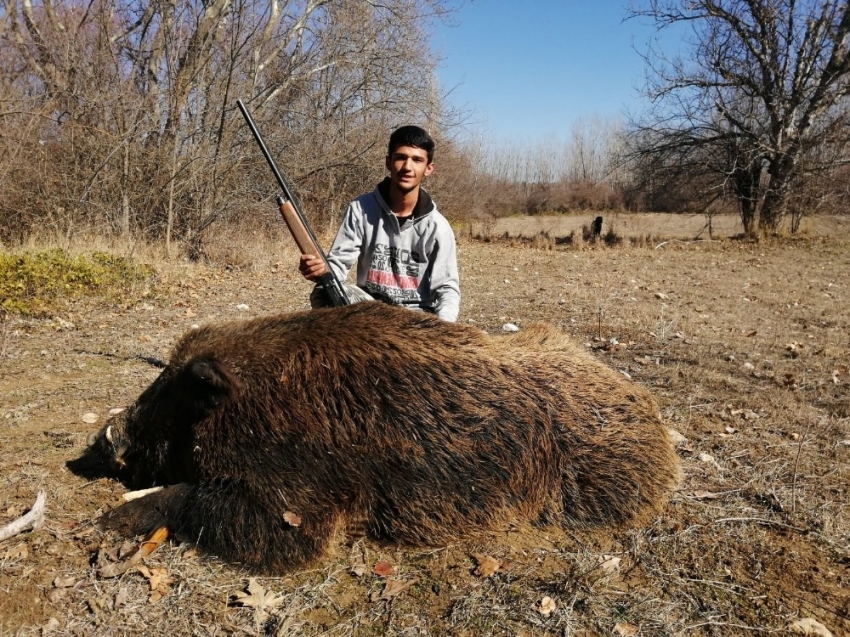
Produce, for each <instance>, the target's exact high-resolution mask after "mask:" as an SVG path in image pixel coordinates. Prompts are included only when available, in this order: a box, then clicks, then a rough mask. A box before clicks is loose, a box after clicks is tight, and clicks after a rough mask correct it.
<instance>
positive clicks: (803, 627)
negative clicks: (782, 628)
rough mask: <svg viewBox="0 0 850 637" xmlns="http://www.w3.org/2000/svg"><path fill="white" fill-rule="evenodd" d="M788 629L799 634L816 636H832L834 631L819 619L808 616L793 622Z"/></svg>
mask: <svg viewBox="0 0 850 637" xmlns="http://www.w3.org/2000/svg"><path fill="white" fill-rule="evenodd" d="M788 629H789V630H790V631H791V632H792V633H797V634H798V635H814V636H815V637H832V633H831V632H830V631H829V630H828V629H827V627H826V626H824V625H823V624H821V623H820V622H819V621H818V620H816V619H812V618H811V617H806V618H804V619H798V620H797V621H795V622H791V625H790V626H789V627H788Z"/></svg>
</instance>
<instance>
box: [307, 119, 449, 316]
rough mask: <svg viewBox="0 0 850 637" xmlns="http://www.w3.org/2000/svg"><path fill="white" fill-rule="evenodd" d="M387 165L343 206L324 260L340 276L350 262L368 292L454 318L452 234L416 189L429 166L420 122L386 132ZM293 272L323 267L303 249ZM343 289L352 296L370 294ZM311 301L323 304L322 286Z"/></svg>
mask: <svg viewBox="0 0 850 637" xmlns="http://www.w3.org/2000/svg"><path fill="white" fill-rule="evenodd" d="M386 165H387V170H388V171H389V173H390V175H389V177H387V178H386V179H384V181H382V182H381V183H380V184H378V186H377V188H375V190H374V191H372V192H370V193H366V194H363V195H361V196H359V197H358V198H357V199H355V200H354V201H352V202H351V203H350V204H349V205H348V209H347V210H346V211H345V215H344V217H343V220H342V225H341V226H340V228H339V232H338V233H337V235H336V239H335V240H334V243H333V246H331V249H330V252H329V253H328V263H329V264H330V267H331V269H332V270H333V272H334V274H336V276H337V278H338V279H339V280H340V281H345V277H346V275H347V274H348V271H349V269H350V268H351V266H353V265H354V264H355V263H356V264H357V287H358V288H359V289H360V290H363V291H365V292H367V293H368V295H370V296H371V297H372V298H375V299H379V300H381V301H385V302H387V303H392V304H394V305H402V306H405V307H409V308H412V309H420V310H425V311H426V312H433V313H435V314H436V315H437V316H439V317H440V318H441V319H443V320H445V321H456V320H457V315H458V310H459V307H460V286H459V284H458V273H457V251H456V247H455V237H454V233H453V232H452V228H451V226H450V225H449V222H448V221H446V218H445V217H443V215H441V214H440V213H439V212H438V211H437V207H436V206H435V205H434V202H433V201H432V200H431V197H430V196H429V195H428V193H427V192H425V190H424V189H423V188H422V187H421V184H422V180H423V179H424V178H425V177H427V176H428V175H430V174H431V173H432V172H433V171H434V140H433V139H431V136H430V135H429V134H428V133H427V132H425V131H424V130H423V129H421V128H419V127H418V126H403V127H401V128H399V129H398V130H396V131H395V132H394V133H393V134H392V135H391V136H390V143H389V146H388V149H387V159H386ZM299 270H300V272H301V274H302V275H304V278H306V279H307V280H309V281H315V280H316V279H317V278H318V277H319V276H321V275H322V274H324V273H325V265H324V263H323V262H322V260H321V259H320V258H318V257H316V256H314V255H302V256H301V262H300V264H299ZM347 289H348V290H349V296H355V297H356V300H363V299H364V298H368V297H366V296H364V295H362V294H361V295H359V296H358V295H357V294H352V293H351V290H352V288H351V286H347ZM357 291H358V290H354V292H355V293H356V292H357ZM310 301H311V303H312V304H313V307H318V306H322V305H327V297H326V295H325V293H324V290H323V289H322V288H321V287H317V289H316V290H314V292H313V294H311V296H310Z"/></svg>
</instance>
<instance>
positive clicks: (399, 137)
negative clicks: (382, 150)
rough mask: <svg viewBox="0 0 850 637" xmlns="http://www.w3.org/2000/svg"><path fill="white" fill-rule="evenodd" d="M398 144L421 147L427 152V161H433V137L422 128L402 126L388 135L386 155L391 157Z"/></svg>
mask: <svg viewBox="0 0 850 637" xmlns="http://www.w3.org/2000/svg"><path fill="white" fill-rule="evenodd" d="M399 146H413V147H414V148H421V149H422V150H424V151H425V152H426V153H428V163H429V164H430V163H431V162H433V161H434V139H433V138H432V137H431V136H430V135H429V134H428V133H427V131H426V130H425V129H424V128H420V127H419V126H402V127H401V128H397V129H396V130H395V131H393V134H392V135H390V143H389V146H388V147H387V156H388V157H392V154H393V153H394V152H395V149H396V148H398V147H399Z"/></svg>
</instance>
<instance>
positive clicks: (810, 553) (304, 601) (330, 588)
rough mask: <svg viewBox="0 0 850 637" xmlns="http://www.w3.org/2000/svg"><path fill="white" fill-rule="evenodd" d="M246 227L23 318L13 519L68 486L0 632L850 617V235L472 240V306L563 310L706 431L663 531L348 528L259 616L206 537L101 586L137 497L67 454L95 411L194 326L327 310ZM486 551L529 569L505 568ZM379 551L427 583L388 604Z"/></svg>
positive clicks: (490, 313)
mask: <svg viewBox="0 0 850 637" xmlns="http://www.w3.org/2000/svg"><path fill="white" fill-rule="evenodd" d="M538 230H541V229H538ZM531 233H532V234H534V230H532V231H531ZM644 234H657V232H656V230H654V229H653V230H652V231H651V232H650V231H645V232H644ZM230 239H233V237H229V238H228V241H227V242H224V243H222V245H227V246H229V247H227V248H223V247H222V248H215V249H217V250H220V254H222V255H225V257H226V258H223V259H222V261H221V262H220V263H221V265H218V266H211V265H203V264H189V263H185V262H181V261H174V262H171V263H170V264H163V263H161V262H160V263H159V264H158V268H159V269H160V275H161V280H162V283H161V284H160V286H159V287H158V288H156V289H154V290H153V291H152V294H151V296H150V297H148V298H146V299H143V300H140V301H138V302H135V303H132V304H130V303H128V304H126V305H125V306H122V305H120V304H116V303H108V302H106V301H104V300H100V299H79V300H75V301H74V302H72V303H70V304H69V305H68V309H67V311H66V312H64V313H63V314H62V315H61V316H58V317H55V318H53V319H43V320H33V319H30V320H20V319H15V318H11V317H9V318H7V319H6V321H5V323H3V324H2V325H0V416H2V418H0V447H2V449H3V454H2V457H0V524H3V523H5V521H6V520H8V519H11V518H13V517H16V516H17V515H19V514H20V513H22V512H23V511H24V510H25V509H26V508H27V507H28V506H29V505H30V504H31V503H32V501H33V499H34V497H35V494H36V492H37V490H38V489H39V488H43V489H45V490H46V491H47V494H48V521H47V525H46V527H45V528H43V529H41V530H39V531H37V532H34V533H30V534H27V535H22V536H19V537H17V538H14V539H12V540H9V541H7V542H5V543H4V544H3V545H0V591H2V594H0V635H20V636H24V635H40V634H42V630H43V628H45V627H53V628H51V630H52V634H57V635H231V634H241V635H245V634H247V635H281V636H282V635H320V634H322V635H324V634H327V635H384V634H395V635H402V634H405V635H442V634H451V635H469V636H473V635H475V636H477V635H611V634H615V635H616V634H618V632H616V631H620V632H619V634H624V633H625V634H629V631H631V630H639V633H638V634H640V635H717V636H721V635H723V636H725V635H737V634H747V635H749V634H764V633H780V634H785V633H786V632H787V629H788V626H789V625H790V623H791V622H793V621H795V620H796V619H799V618H803V617H811V618H815V619H817V620H818V621H820V622H821V623H823V624H824V625H826V626H827V627H828V628H829V629H830V630H832V632H833V634H834V635H841V634H847V633H848V632H850V602H848V596H847V590H848V587H849V586H850V508H849V507H848V504H847V502H848V500H850V498H848V493H847V491H848V487H847V485H848V483H850V480H848V479H850V471H849V470H848V467H850V463H848V460H850V391H848V387H850V373H848V370H847V366H848V365H850V342H848V333H850V325H849V324H848V323H850V319H848V313H847V310H846V308H847V307H848V305H850V294H848V285H850V284H848V281H850V257H848V254H850V251H848V247H850V245H849V244H848V237H847V235H844V236H834V237H833V238H831V239H829V240H827V239H818V238H808V239H802V240H793V241H792V240H780V241H770V242H762V243H759V244H752V243H742V242H733V241H715V242H700V243H679V242H671V243H666V244H665V245H664V246H662V247H660V248H658V249H654V246H650V247H626V246H624V245H621V246H619V247H614V248H606V249H603V248H598V249H582V250H576V249H563V247H562V246H554V247H552V246H541V247H542V248H543V249H535V248H530V247H528V246H524V245H511V244H509V243H504V242H498V241H491V242H490V243H482V242H477V241H469V240H463V241H462V242H461V244H460V246H459V254H460V266H461V276H462V286H463V293H464V299H463V302H462V311H461V320H462V321H469V322H471V323H473V324H475V325H477V326H479V327H481V328H483V329H487V330H490V331H497V330H500V329H501V326H502V324H504V323H506V322H513V323H516V324H517V325H519V326H520V327H522V326H523V325H527V324H529V323H531V322H533V321H538V320H546V321H549V322H552V323H554V324H556V325H558V326H560V327H562V328H563V329H565V330H566V331H567V332H569V333H571V334H572V335H573V336H574V337H575V338H576V339H578V340H579V342H582V343H586V344H587V346H588V347H590V348H592V349H594V350H595V352H596V354H597V355H598V356H599V357H600V358H602V359H603V360H605V361H607V362H608V363H609V364H610V365H612V366H613V367H615V368H616V369H619V370H621V371H622V372H624V373H627V374H629V375H630V376H632V377H633V378H634V379H635V380H636V381H638V382H640V383H642V384H644V385H645V386H647V387H649V388H650V389H651V390H652V391H653V392H654V393H655V395H656V396H657V397H658V400H659V402H660V404H661V407H662V410H663V413H664V415H665V417H666V419H667V421H668V422H669V424H670V426H671V427H672V428H674V429H676V430H677V431H679V432H680V433H681V434H682V435H683V436H684V438H685V439H684V440H683V441H682V442H681V443H680V444H679V452H680V455H681V458H682V462H683V466H684V470H685V481H684V483H683V484H682V487H681V489H680V490H679V491H678V492H677V494H676V495H675V496H674V498H673V501H672V502H671V503H670V505H669V507H668V509H667V511H666V512H665V515H664V516H662V517H660V518H658V519H657V520H655V521H654V523H653V524H651V525H649V526H648V527H647V528H641V529H632V530H621V531H605V532H597V533H577V532H569V531H564V530H559V529H529V528H525V527H511V528H507V529H504V530H502V531H500V532H494V533H490V534H486V535H483V536H480V537H476V538H471V539H470V540H468V541H466V542H463V543H458V544H454V545H451V546H448V547H434V548H430V549H415V548H405V547H395V546H382V545H377V544H374V543H372V542H369V541H366V540H363V539H358V540H351V539H349V540H347V541H343V542H341V543H340V546H339V547H338V549H337V550H336V552H335V554H334V555H332V556H331V557H330V558H329V559H328V560H327V561H325V562H323V563H319V564H316V565H315V566H314V567H313V569H311V570H305V571H302V572H297V573H290V574H284V575H282V576H280V577H276V578H275V577H261V578H259V581H260V582H261V584H262V585H263V586H265V587H266V588H267V589H269V590H271V591H274V592H275V593H277V594H279V595H281V596H282V599H281V603H280V605H279V606H277V607H275V608H273V609H271V610H270V612H269V613H268V614H267V615H266V616H265V617H262V618H261V617H260V616H259V615H258V614H257V613H256V612H255V611H254V610H253V609H250V608H240V607H238V606H236V605H234V604H233V603H232V601H231V600H232V595H233V593H235V592H236V591H238V590H240V589H243V588H244V586H245V583H246V580H247V577H248V576H249V574H248V573H247V572H245V571H244V570H243V569H240V568H239V567H238V566H234V565H227V564H222V563H220V562H219V561H217V560H215V559H209V558H205V557H202V556H197V555H195V554H194V552H193V551H191V550H190V549H189V547H187V546H176V545H173V544H167V545H165V546H163V547H162V548H160V549H159V550H157V551H156V552H155V553H154V554H153V555H151V556H150V557H148V558H146V560H145V562H146V564H147V565H148V567H150V568H154V567H160V568H164V569H166V570H167V572H168V574H169V575H170V576H171V578H173V580H174V582H173V583H172V584H170V585H169V586H168V587H167V594H166V595H165V596H164V597H163V598H162V599H160V600H159V601H156V602H154V603H151V602H150V599H151V597H150V596H151V591H150V585H149V583H148V581H147V579H146V578H145V577H144V576H143V575H142V574H140V573H139V572H130V573H127V574H125V575H123V576H121V577H120V578H116V579H99V578H98V577H97V575H96V566H97V559H98V558H97V556H98V555H99V554H101V553H104V554H105V553H107V552H109V551H113V550H115V549H116V548H117V547H119V546H120V545H121V543H122V540H121V539H120V538H117V537H114V536H101V535H100V534H99V533H98V532H96V531H95V530H94V529H93V528H92V526H91V523H92V521H93V520H94V519H95V518H96V517H97V515H98V514H99V512H100V511H102V510H104V509H106V508H107V507H111V506H115V505H116V504H117V503H118V502H119V498H120V494H121V493H122V492H123V488H122V487H120V485H116V484H114V483H111V482H108V481H97V482H94V483H90V484H86V483H84V482H82V481H81V480H79V479H78V478H76V477H74V476H72V475H71V474H69V473H68V472H67V470H66V469H65V468H64V461H65V460H67V459H69V458H71V457H74V456H76V455H77V454H78V453H79V452H80V451H81V450H82V448H83V447H84V445H85V441H86V437H87V435H88V433H89V432H90V431H91V430H92V428H93V427H96V426H97V425H87V424H85V423H83V422H81V415H82V414H84V413H86V412H95V413H97V414H99V415H100V417H101V418H102V417H103V416H104V415H105V413H106V411H107V410H108V409H109V408H110V407H113V406H118V405H122V404H126V403H128V402H130V401H131V400H133V399H134V398H135V397H136V396H137V395H138V393H139V392H140V390H141V389H142V388H143V387H145V386H146V384H147V383H149V382H150V381H151V380H152V379H153V378H154V377H155V376H156V374H157V370H156V369H153V368H151V367H150V366H147V365H145V364H144V363H143V362H140V361H139V360H137V359H134V358H132V357H133V356H135V355H137V354H143V355H154V356H157V357H159V358H165V357H166V356H167V351H168V348H169V346H170V344H171V343H172V342H173V341H174V340H175V338H176V337H177V336H178V335H179V334H180V333H182V332H183V331H184V330H185V329H187V328H188V327H189V326H190V325H191V324H193V323H198V322H204V321H209V320H220V319H224V318H233V317H238V316H254V315H259V314H265V313H271V312H278V311H289V310H294V309H301V308H304V307H306V306H307V300H306V297H307V294H308V292H309V286H308V285H307V284H306V283H305V282H304V281H302V280H300V279H299V277H298V275H297V272H296V271H295V262H296V257H295V254H294V251H292V250H291V248H290V247H289V246H288V244H286V243H281V242H278V241H277V240H276V239H275V238H272V237H269V238H259V237H250V236H249V237H246V238H245V241H246V242H245V243H244V244H243V246H242V247H239V243H240V242H239V241H236V240H234V241H233V245H236V247H235V248H234V247H232V246H231V242H230ZM249 239H250V240H249ZM663 240H666V239H665V238H663V236H662V241H663ZM251 242H255V243H256V247H255V250H256V252H252V250H251V245H250V244H251ZM151 250H154V249H153V248H152V249H151ZM236 253H238V254H241V255H242V257H241V259H242V260H241V261H237V259H236V257H235V256H233V255H234V254H236ZM240 303H245V304H247V305H249V309H248V310H242V311H240V310H238V309H237V308H236V306H237V305H238V304H240ZM59 319H61V321H60V320H59ZM476 553H484V554H488V555H492V556H494V557H497V558H500V559H506V560H508V561H509V562H510V567H509V568H508V569H507V570H504V571H500V572H497V573H496V574H495V575H493V576H492V577H489V578H486V579H482V578H480V577H478V576H476V575H475V572H474V571H475V564H476V562H475V560H474V559H473V557H472V556H473V555H474V554H476ZM607 556H615V557H619V558H620V562H619V566H618V567H617V568H616V569H612V570H606V569H605V568H604V567H603V566H602V565H601V562H602V561H604V560H605V559H606V558H607ZM379 559H385V560H388V561H390V562H391V563H392V564H393V566H394V567H395V569H396V575H395V576H394V577H397V578H399V579H402V580H410V579H415V580H416V582H415V583H414V584H413V585H412V586H411V587H410V588H409V589H407V590H406V591H405V592H403V593H401V594H399V595H398V596H396V597H393V598H391V599H382V598H381V594H382V592H383V591H384V587H385V585H386V580H385V579H384V578H382V577H379V576H377V575H374V574H372V572H371V569H372V567H373V565H374V564H375V563H376V562H377V561H378V560H379ZM361 566H363V567H365V571H363V569H361V568H359V567H361ZM57 577H67V578H68V579H69V580H70V581H71V585H70V586H57V584H56V582H57V579H56V578H57ZM60 583H62V582H60ZM544 596H548V597H551V598H552V599H553V600H554V602H555V604H556V609H555V610H554V611H553V612H552V613H551V614H550V615H548V616H545V615H543V614H541V613H540V612H538V610H537V608H538V605H539V603H540V601H541V599H542V598H543V597H544ZM51 618H53V619H55V623H54V622H51V623H50V624H49V625H48V622H50V620H51ZM48 632H50V631H48Z"/></svg>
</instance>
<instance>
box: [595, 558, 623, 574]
mask: <svg viewBox="0 0 850 637" xmlns="http://www.w3.org/2000/svg"><path fill="white" fill-rule="evenodd" d="M621 561H622V559H621V558H619V557H617V556H616V555H601V556H600V557H599V567H600V568H601V569H602V570H603V571H605V572H606V573H608V574H611V573H614V572H616V571H617V570H619V568H620V562H621Z"/></svg>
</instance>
